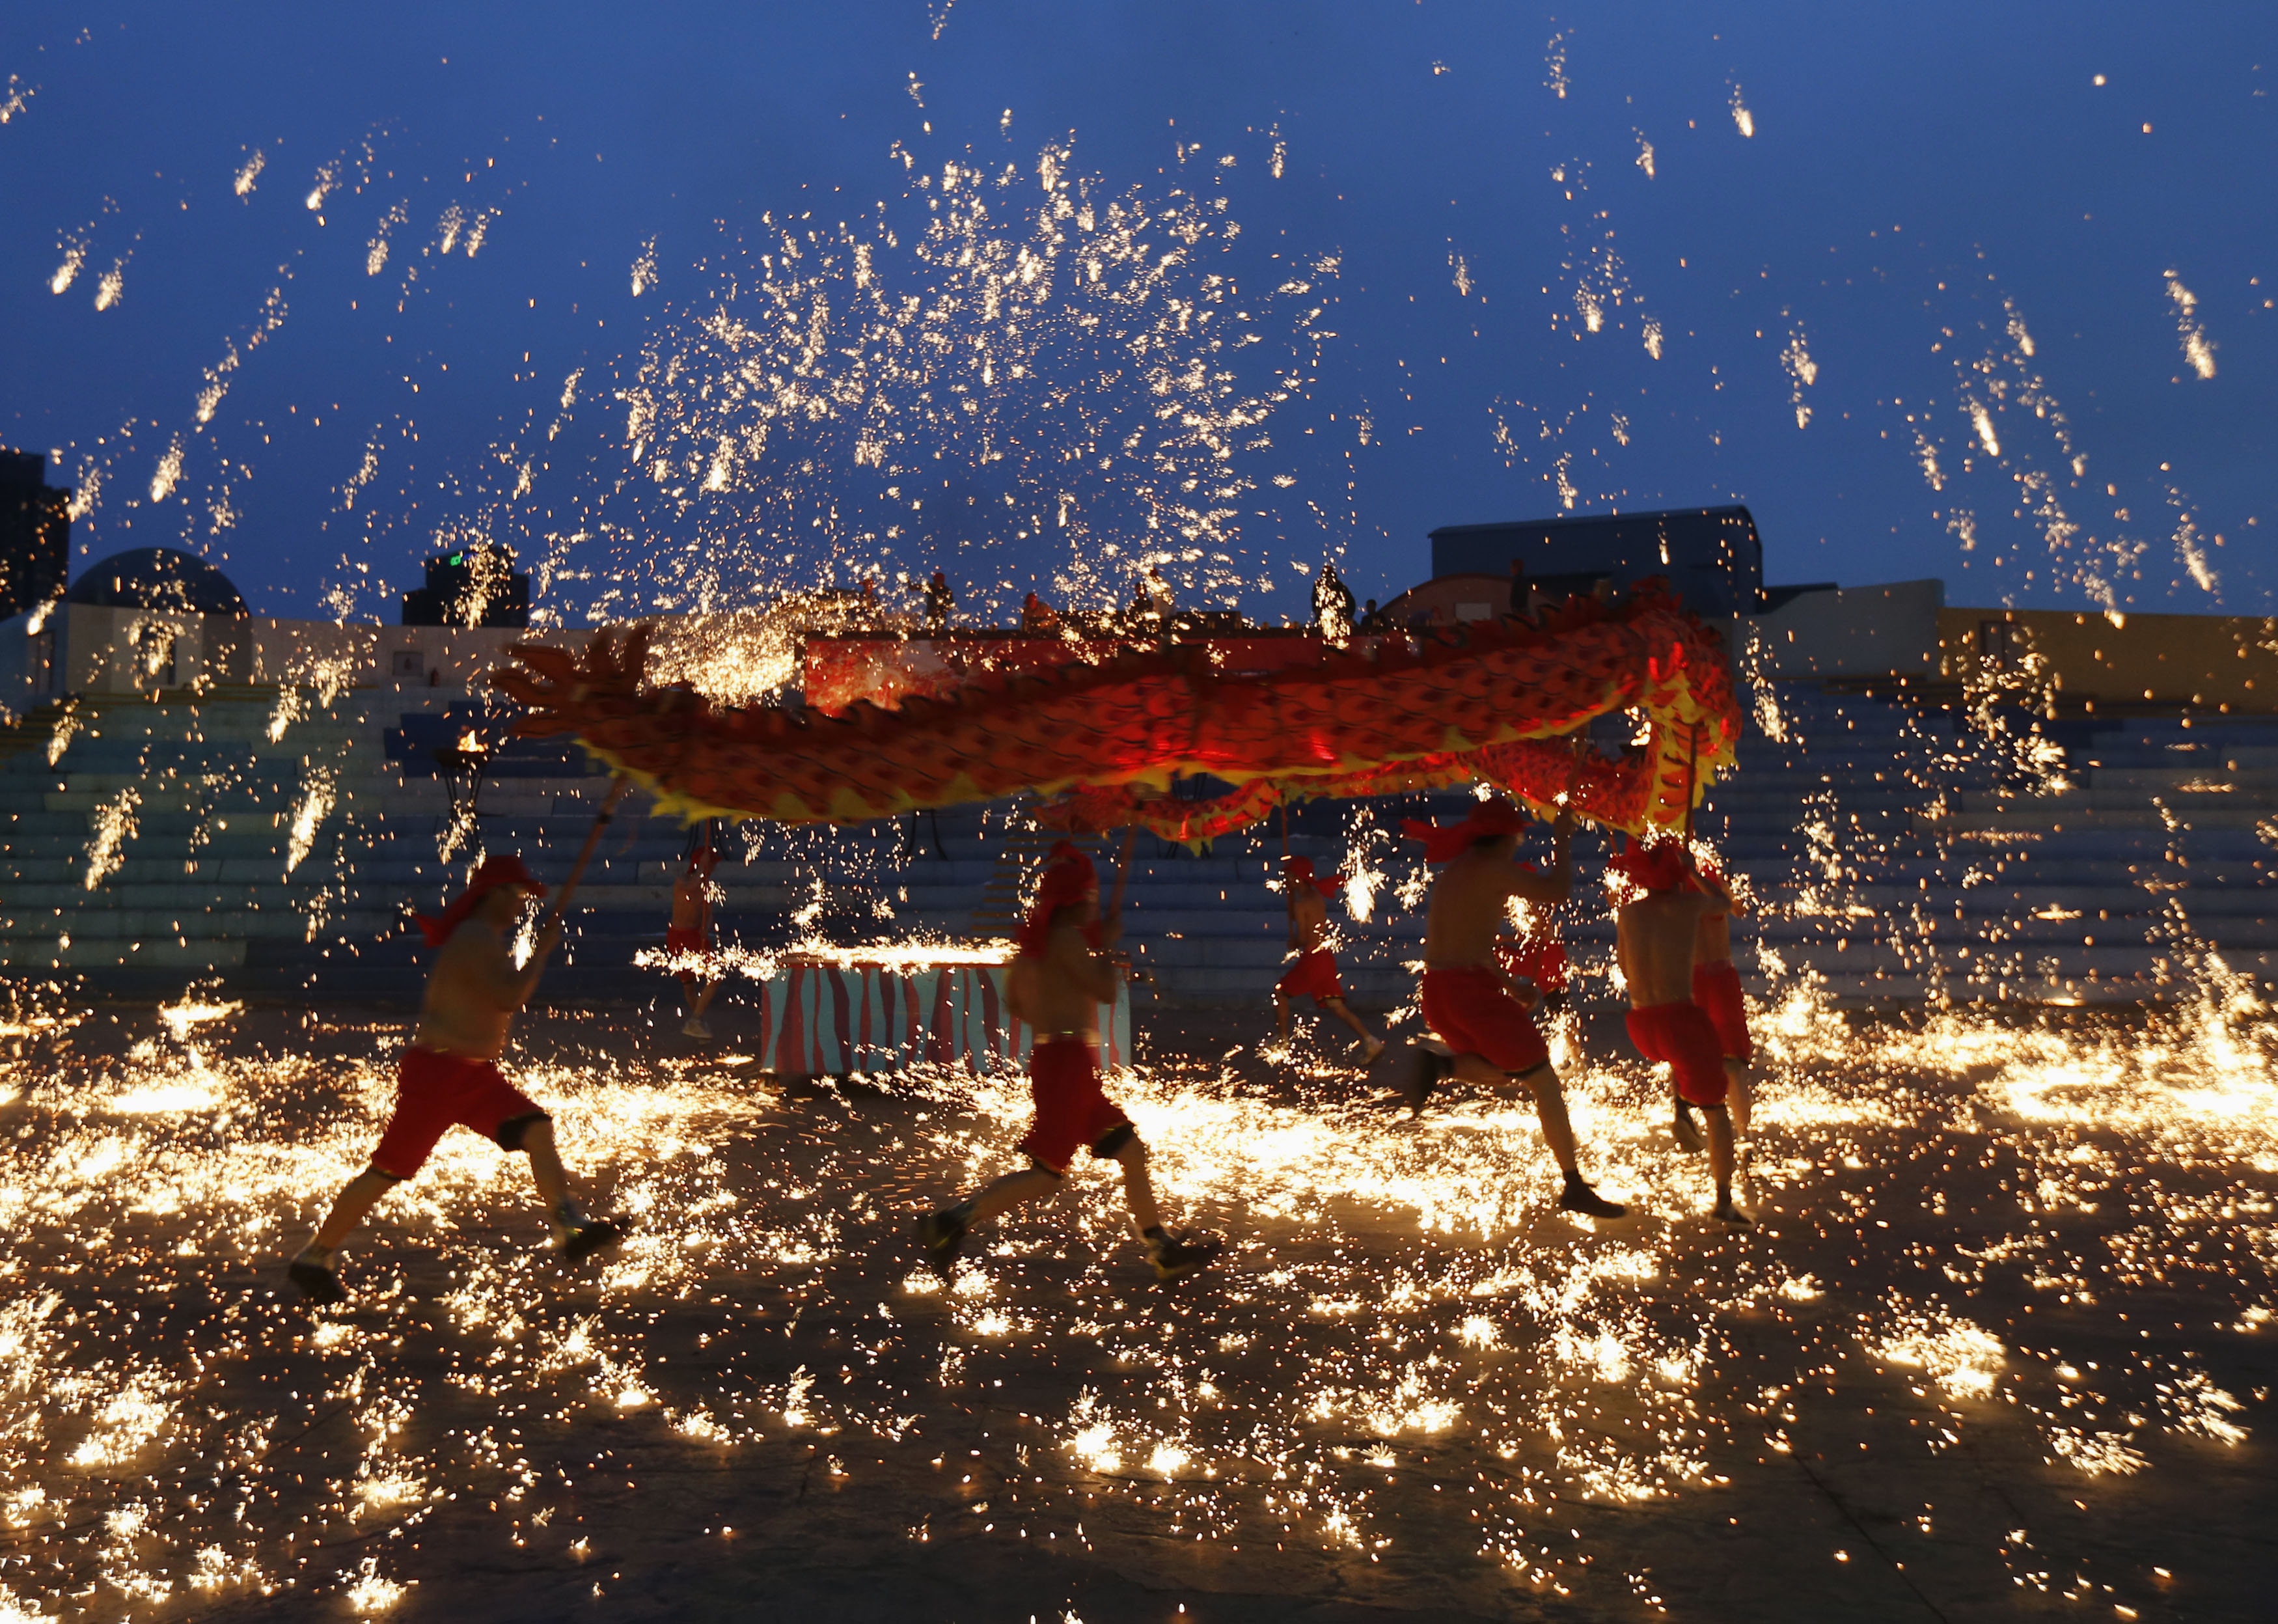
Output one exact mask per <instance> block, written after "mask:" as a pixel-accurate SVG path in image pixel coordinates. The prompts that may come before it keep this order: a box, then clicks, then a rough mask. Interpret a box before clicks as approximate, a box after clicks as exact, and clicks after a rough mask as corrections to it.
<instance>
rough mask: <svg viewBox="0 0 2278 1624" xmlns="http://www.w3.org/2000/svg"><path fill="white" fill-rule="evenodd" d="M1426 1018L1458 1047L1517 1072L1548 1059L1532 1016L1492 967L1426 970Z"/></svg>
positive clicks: (1520, 1073)
mask: <svg viewBox="0 0 2278 1624" xmlns="http://www.w3.org/2000/svg"><path fill="white" fill-rule="evenodd" d="M1424 1024H1425V1025H1426V1026H1428V1027H1430V1028H1431V1029H1432V1030H1433V1031H1434V1032H1436V1033H1437V1034H1439V1038H1440V1041H1441V1042H1442V1043H1444V1044H1446V1045H1447V1046H1449V1048H1451V1049H1453V1050H1454V1051H1455V1052H1456V1053H1458V1054H1476V1055H1478V1056H1479V1058H1480V1059H1481V1060H1483V1061H1487V1064H1488V1065H1490V1066H1493V1067H1494V1068H1495V1069H1497V1070H1499V1071H1502V1072H1504V1073H1506V1074H1508V1075H1509V1076H1514V1077H1517V1076H1525V1074H1526V1073H1528V1072H1530V1071H1532V1070H1533V1069H1535V1068H1536V1067H1537V1066H1541V1065H1547V1064H1548V1063H1549V1060H1550V1051H1549V1049H1548V1047H1547V1046H1545V1045H1544V1044H1543V1041H1542V1034H1541V1033H1540V1031H1537V1030H1535V1026H1534V1019H1533V1016H1531V1015H1528V1014H1527V1013H1526V1007H1525V1005H1523V1004H1521V1003H1520V1002H1519V1001H1518V1000H1517V998H1516V997H1515V996H1513V994H1512V992H1511V990H1510V986H1509V985H1508V984H1506V983H1505V982H1504V981H1503V978H1502V977H1501V976H1500V975H1498V974H1496V973H1495V972H1494V970H1491V969H1427V970H1426V971H1425V972H1424Z"/></svg>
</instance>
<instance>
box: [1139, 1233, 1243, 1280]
mask: <svg viewBox="0 0 2278 1624" xmlns="http://www.w3.org/2000/svg"><path fill="white" fill-rule="evenodd" d="M1225 1250H1226V1243H1225V1242H1224V1241H1222V1240H1219V1239H1217V1238H1216V1237H1212V1236H1204V1237H1203V1238H1201V1239H1200V1240H1181V1239H1178V1238H1176V1237H1171V1236H1166V1237H1163V1238H1162V1239H1161V1240H1159V1241H1150V1242H1149V1243H1148V1244H1147V1260H1148V1261H1149V1262H1150V1263H1152V1264H1153V1265H1154V1266H1155V1278H1156V1279H1158V1280H1182V1279H1184V1278H1185V1277H1186V1276H1187V1275H1191V1274H1193V1273H1194V1272H1195V1271H1196V1269H1198V1268H1206V1267H1207V1266H1208V1265H1210V1264H1211V1263H1213V1262H1215V1261H1216V1260H1218V1257H1219V1253H1221V1252H1224V1251H1225Z"/></svg>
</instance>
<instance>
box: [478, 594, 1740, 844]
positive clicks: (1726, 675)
mask: <svg viewBox="0 0 2278 1624" xmlns="http://www.w3.org/2000/svg"><path fill="white" fill-rule="evenodd" d="M647 647H648V633H647V631H646V628H641V627H634V628H631V629H630V630H628V631H625V632H608V631H604V632H597V633H596V634H595V635H594V637H593V639H592V642H591V643H590V644H589V645H588V646H587V647H586V648H585V651H584V653H583V655H573V654H571V653H570V652H569V651H568V650H564V649H559V648H550V647H539V646H535V645H529V644H520V645H516V647H515V648H514V650H513V653H514V655H515V657H516V664H515V665H514V666H512V667H510V668H508V670H503V671H500V672H498V673H496V674H495V677H494V680H496V681H497V683H498V684H499V686H501V688H502V689H504V690H505V691H506V692H507V693H509V694H511V695H512V696H513V697H514V698H515V699H516V700H517V701H521V703H522V704H523V705H524V707H526V709H525V712H524V715H523V716H521V718H520V719H519V720H518V721H517V723H516V732H520V733H524V734H525V735H533V736H547V735H560V734H563V733H569V734H574V735H575V736H576V737H577V738H578V739H580V740H581V741H582V742H583V743H584V744H585V747H586V748H587V749H588V750H590V751H591V752H592V754H593V755H596V756H598V757H599V758H600V760H602V761H603V762H606V763H607V764H608V766H610V767H611V768H612V769H614V770H617V771H620V772H623V773H626V774H628V775H630V776H631V778H633V779H634V780H635V781H636V782H638V784H639V785H642V786H643V787H644V788H645V789H646V790H648V791H649V792H650V793H652V794H654V796H655V797H656V799H657V801H659V803H660V805H661V807H662V808H665V809H669V810H674V811H677V812H680V813H682V814H683V815H684V816H690V817H699V816H726V817H731V818H741V817H763V818H769V819H773V820H776V821H778V822H783V823H862V822H867V821H868V820H871V819H874V818H879V817H886V816H892V815H894V814H896V813H901V812H909V811H913V810H921V809H924V808H939V807H946V806H954V805H959V804H962V803H967V802H972V801H990V800H995V799H998V798H999V797H1002V796H1007V795H1012V794H1015V793H1021V792H1030V793H1036V794H1038V795H1042V796H1045V797H1052V798H1058V799H1057V800H1055V801H1052V802H1051V804H1049V805H1048V806H1047V807H1046V808H1043V811H1042V813H1040V818H1041V820H1042V821H1044V822H1047V823H1057V824H1058V825H1059V826H1061V827H1066V828H1072V829H1101V828H1108V827H1113V826H1118V825H1123V824H1129V823H1138V824H1141V825H1143V826H1144V827H1147V828H1150V829H1152V830H1154V831H1156V832H1158V833H1159V834H1162V835H1163V836H1165V837H1166V838H1167V839H1175V840H1182V841H1190V842H1191V841H1199V840H1203V839H1209V838H1211V837H1212V836H1214V835H1219V834H1223V833H1226V832H1228V831H1231V830H1234V829H1238V828H1240V827H1242V826H1243V825H1245V824H1247V823H1253V822H1255V821H1256V820H1257V819H1258V818H1260V817H1262V816H1265V815H1266V813H1267V812H1269V811H1270V810H1271V809H1272V808H1273V807H1275V806H1276V805H1279V804H1281V803H1282V802H1284V801H1296V800H1303V799H1310V798H1312V797H1316V796H1324V795H1327V796H1337V797H1349V796H1358V795H1372V794H1387V793H1397V792H1401V791H1407V790H1416V789H1427V788H1439V787H1443V786H1446V785H1455V784H1463V783H1470V782H1473V781H1484V782H1487V783H1491V784H1494V785H1500V786H1502V788H1504V789H1506V790H1508V791H1510V793H1512V794H1514V795H1516V796H1517V797H1518V798H1519V799H1521V800H1522V801H1526V802H1528V803H1530V804H1532V805H1534V806H1536V807H1538V808H1547V807H1548V805H1549V804H1550V803H1551V802H1552V801H1554V800H1556V798H1558V797H1560V796H1562V795H1565V796H1570V797H1571V801H1572V804H1573V805H1574V807H1575V808H1576V810H1577V811H1578V812H1579V813H1580V814H1581V815H1582V816H1586V817H1589V818H1591V819H1593V820H1594V821H1596V822H1599V823H1604V824H1607V825H1609V826H1611V827H1614V828H1619V829H1624V830H1627V831H1631V832H1633V833H1634V832H1641V831H1645V830H1646V829H1647V828H1653V827H1659V828H1673V827H1677V826H1679V825H1681V824H1683V823H1684V822H1685V821H1686V817H1687V816H1688V814H1689V812H1690V809H1691V808H1692V806H1693V804H1694V803H1695V802H1696V801H1697V800H1698V799H1699V797H1700V795H1701V793H1703V792H1704V791H1705V790H1706V789H1707V787H1708V785H1709V784H1710V783H1711V782H1713V781H1714V778H1715V776H1716V773H1717V772H1718V771H1719V770H1723V769H1724V768H1728V767H1729V766H1730V765H1731V762H1732V759H1733V750H1734V747H1735V746H1736V745H1737V744H1738V742H1739V733H1740V716H1739V706H1738V704H1737V702H1736V701H1735V697H1734V693H1733V687H1732V678H1731V667H1730V665H1729V663H1727V661H1726V659H1725V656H1724V647H1723V642H1722V640H1721V639H1720V638H1719V637H1718V635H1717V634H1716V632H1714V631H1712V630H1711V629H1710V628H1709V626H1708V625H1707V624H1704V623H1703V622H1701V620H1700V619H1699V618H1698V617H1694V616H1693V615H1692V614H1690V613H1688V612H1686V610H1685V609H1682V608H1680V607H1678V604H1677V603H1676V602H1675V601H1673V600H1672V599H1670V597H1669V596H1668V595H1667V594H1665V593H1663V592H1662V591H1659V590H1656V589H1654V588H1651V587H1646V588H1641V589H1640V591H1639V592H1638V593H1636V594H1632V596H1631V597H1630V598H1629V599H1627V600H1626V601H1624V602H1623V603H1622V604H1620V605H1619V606H1617V607H1613V608H1608V607H1607V606H1604V605H1601V604H1600V603H1598V602H1597V601H1594V600H1593V599H1589V598H1576V599H1574V600H1572V601H1570V602H1569V603H1568V604H1567V605H1566V606H1565V608H1564V609H1561V610H1558V611H1555V612H1553V613H1552V614H1550V615H1548V616H1546V617H1544V618H1543V623H1542V624H1540V625H1539V626H1529V625H1525V624H1519V623H1516V622H1505V623H1500V624H1484V623H1483V624H1474V625H1470V626H1465V627H1462V628H1459V629H1456V630H1453V631H1449V632H1433V633H1431V634H1428V635H1426V636H1424V637H1421V638H1418V639H1414V640H1410V639H1409V638H1405V637H1395V638H1380V639H1372V640H1362V641H1360V642H1359V643H1357V644H1356V645H1354V646H1353V647H1349V648H1343V649H1339V648H1334V647H1326V646H1324V647H1322V648H1321V650H1320V653H1319V658H1318V659H1317V660H1314V661H1313V662H1311V663H1295V664H1289V665H1285V666H1283V667H1282V668H1281V669H1279V670H1271V671H1265V672H1247V673H1245V672H1228V671H1225V670H1219V669H1217V668H1216V667H1215V666H1214V665H1213V663H1212V658H1211V651H1210V649H1209V647H1208V645H1207V644H1176V643H1174V644H1172V645H1171V646H1169V647H1162V648H1157V649H1144V650H1135V649H1127V650H1124V651H1121V652H1119V653H1117V654H1115V655H1113V656H1112V657H1110V658H1107V659H1105V660H1102V661H1099V662H1097V663H1089V662H1087V663H1073V664H1068V665H1064V666H1060V667H1059V668H1057V669H1053V670H1048V671H1043V672H1038V673H1036V674H1026V675H1021V674H1014V675H989V674H983V675H978V676H975V677H973V678H970V679H969V680H967V681H966V682H964V683H963V684H962V685H961V686H958V687H956V688H954V689H953V690H952V691H951V692H949V693H945V694H943V695H941V696H938V697H925V696H918V695H912V696H909V697H906V698H905V699H903V700H902V701H901V702H900V703H899V704H898V706H897V707H896V708H894V709H883V708H881V707H879V706H877V705H874V704H870V703H868V702H859V703H856V704H853V705H852V706H849V707H848V708H847V709H845V711H844V712H843V713H841V714H839V715H837V716H825V715H823V714H822V713H821V712H819V711H816V710H814V709H800V708H793V707H784V706H753V707H748V708H729V707H721V706H715V705H713V704H712V703H710V702H709V701H706V700H705V699H704V698H702V697H701V696H700V695H699V694H697V693H694V692H692V691H691V690H689V689H687V688H684V687H662V688H658V687H651V686H646V684H645V682H644V673H645V668H646V659H647ZM1616 711H1634V712H1638V713H1640V714H1641V715H1642V716H1643V718H1644V721H1645V723H1646V737H1645V742H1644V744H1643V746H1642V747H1632V749H1631V751H1630V753H1629V754H1627V755H1624V756H1623V757H1622V758H1620V759H1618V760H1615V759H1609V758H1607V757H1605V756H1603V755H1600V754H1598V753H1597V752H1595V751H1594V750H1589V749H1578V748H1577V747H1575V745H1574V743H1573V738H1572V736H1573V735H1574V734H1576V733H1577V732H1579V730H1580V729H1582V728H1584V727H1586V725H1587V724H1589V723H1590V722H1591V721H1592V720H1593V719H1594V718H1596V717H1598V716H1604V715H1607V714H1609V713H1610V712H1616ZM1196 774H1208V775H1210V776H1211V777H1213V778H1219V779H1222V780H1224V781H1226V782H1227V783H1229V784H1231V785H1234V786H1235V788H1234V790H1233V792H1232V793H1230V794H1227V795H1224V796H1221V797H1219V799H1218V800H1216V801H1183V800H1179V799H1174V798H1173V797H1172V796H1171V795H1170V793H1169V791H1170V786H1171V783H1172V780H1173V778H1177V777H1181V776H1190V775H1196Z"/></svg>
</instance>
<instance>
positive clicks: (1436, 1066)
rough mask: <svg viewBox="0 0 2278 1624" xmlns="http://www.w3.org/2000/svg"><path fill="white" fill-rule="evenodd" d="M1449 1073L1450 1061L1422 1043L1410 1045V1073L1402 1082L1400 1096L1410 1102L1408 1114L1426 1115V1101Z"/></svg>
mask: <svg viewBox="0 0 2278 1624" xmlns="http://www.w3.org/2000/svg"><path fill="white" fill-rule="evenodd" d="M1447 1075H1448V1062H1447V1061H1446V1060H1445V1059H1444V1058H1443V1057H1442V1056H1441V1055H1437V1054H1434V1053H1432V1051H1431V1050H1429V1049H1427V1048H1426V1047H1425V1046H1423V1045H1422V1044H1420V1043H1416V1044H1410V1045H1409V1046H1408V1075H1407V1076H1405V1077H1403V1078H1402V1079H1401V1082H1400V1097H1401V1098H1402V1099H1404V1100H1406V1101H1407V1102H1408V1115H1410V1116H1421V1115H1424V1106H1425V1102H1426V1101H1427V1100H1429V1099H1431V1098H1432V1091H1433V1090H1434V1089H1436V1088H1438V1087H1439V1086H1440V1079H1441V1077H1444V1076H1447Z"/></svg>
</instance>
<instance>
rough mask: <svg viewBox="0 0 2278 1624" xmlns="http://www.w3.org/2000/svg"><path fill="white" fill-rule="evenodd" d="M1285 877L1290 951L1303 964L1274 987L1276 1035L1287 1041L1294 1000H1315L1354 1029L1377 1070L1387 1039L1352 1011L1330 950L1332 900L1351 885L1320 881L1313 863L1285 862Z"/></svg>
mask: <svg viewBox="0 0 2278 1624" xmlns="http://www.w3.org/2000/svg"><path fill="white" fill-rule="evenodd" d="M1281 877H1282V884H1283V885H1284V886H1285V887H1286V888H1287V894H1286V895H1285V896H1284V897H1283V898H1282V900H1283V901H1285V902H1286V903H1288V908H1289V946H1291V947H1293V948H1295V949H1296V952H1297V961H1296V963H1295V964H1293V965H1291V966H1290V967H1289V973H1288V975H1286V976H1284V977H1281V979H1280V980H1279V981H1277V982H1275V983H1274V984H1273V1030H1275V1031H1277V1032H1279V1033H1280V1035H1281V1036H1282V1037H1284V1038H1287V1037H1288V1035H1289V1000H1291V999H1293V998H1310V999H1311V1000H1313V1007H1314V1008H1316V1009H1325V1010H1326V1011H1327V1012H1328V1013H1329V1014H1331V1015H1334V1016H1336V1018H1337V1019H1338V1020H1340V1021H1342V1022H1343V1023H1345V1024H1346V1025H1347V1026H1349V1027H1351V1028H1352V1029H1353V1032H1354V1035H1355V1036H1357V1038H1359V1039H1360V1061H1361V1064H1362V1065H1364V1066H1373V1065H1374V1064H1376V1057H1377V1056H1378V1055H1380V1054H1381V1053H1384V1039H1382V1038H1379V1037H1377V1036H1376V1035H1375V1034H1373V1033H1372V1032H1371V1031H1370V1030H1368V1028H1367V1027H1365V1026H1364V1025H1362V1024H1361V1019H1360V1017H1359V1016H1358V1015H1355V1014H1354V1013H1353V1012H1352V1010H1351V1009H1350V1008H1349V1007H1347V1006H1346V1003H1345V989H1344V984H1343V983H1342V982H1341V981H1339V980H1338V979H1337V955H1336V954H1334V952H1332V951H1331V950H1330V948H1329V945H1328V935H1329V905H1328V902H1327V900H1326V899H1327V898H1329V897H1332V896H1334V895H1335V894H1336V892H1337V890H1338V888H1339V887H1340V886H1342V885H1343V884H1344V883H1345V882H1344V876H1342V874H1332V875H1330V876H1329V877H1328V878H1326V879H1319V878H1316V877H1315V876H1314V874H1313V860H1312V859H1311V858H1310V857H1284V858H1283V859H1282V860H1281Z"/></svg>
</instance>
